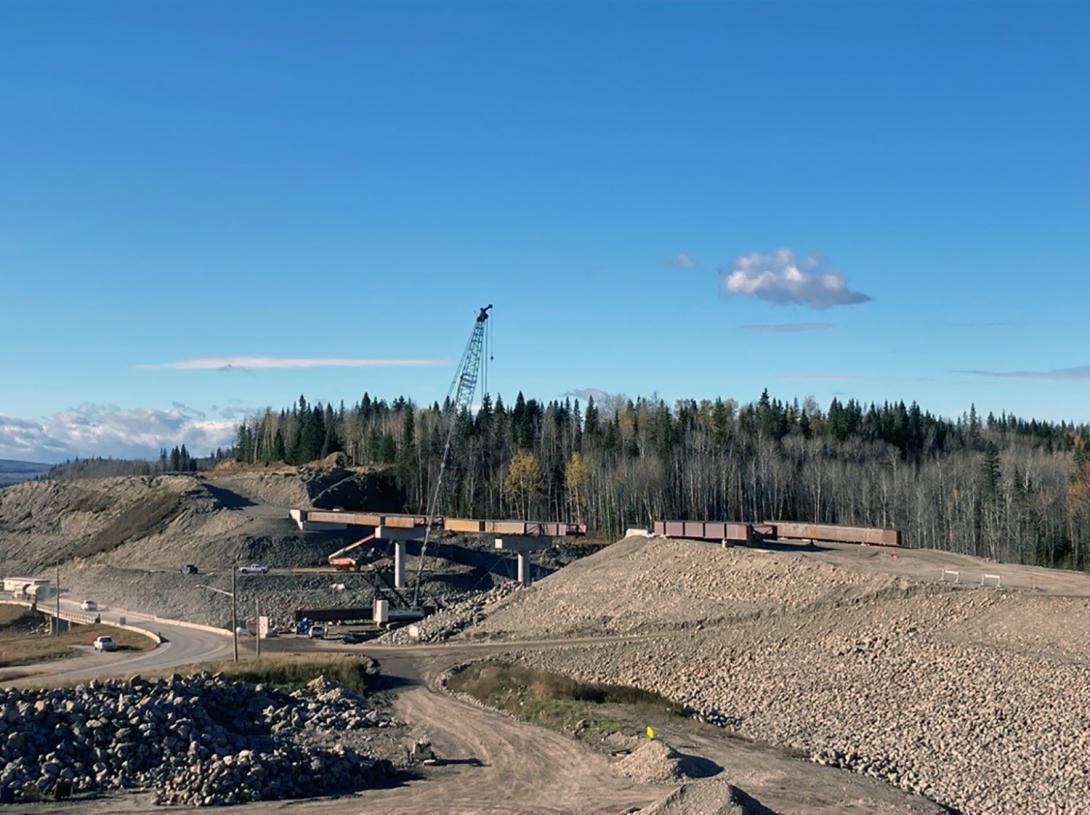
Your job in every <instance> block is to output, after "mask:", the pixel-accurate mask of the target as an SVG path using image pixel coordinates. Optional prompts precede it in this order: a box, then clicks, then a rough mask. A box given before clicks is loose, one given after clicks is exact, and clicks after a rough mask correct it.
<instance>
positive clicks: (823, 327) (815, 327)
mask: <svg viewBox="0 0 1090 815" xmlns="http://www.w3.org/2000/svg"><path fill="white" fill-rule="evenodd" d="M742 328H743V329H745V330H746V331H763V332H765V333H768V334H802V333H805V332H808V331H829V330H831V329H832V328H834V325H833V324H832V323H749V324H748V325H743V326H742Z"/></svg>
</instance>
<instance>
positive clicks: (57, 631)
mask: <svg viewBox="0 0 1090 815" xmlns="http://www.w3.org/2000/svg"><path fill="white" fill-rule="evenodd" d="M53 635H54V636H56V637H59V636H60V635H61V567H60V566H57V615H56V617H54V618H53Z"/></svg>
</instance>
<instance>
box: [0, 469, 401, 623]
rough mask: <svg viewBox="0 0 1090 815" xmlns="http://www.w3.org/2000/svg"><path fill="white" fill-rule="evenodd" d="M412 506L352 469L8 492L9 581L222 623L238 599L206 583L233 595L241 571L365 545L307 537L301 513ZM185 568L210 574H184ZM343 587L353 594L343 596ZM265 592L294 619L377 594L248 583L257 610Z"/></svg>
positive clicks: (281, 618) (100, 482)
mask: <svg viewBox="0 0 1090 815" xmlns="http://www.w3.org/2000/svg"><path fill="white" fill-rule="evenodd" d="M401 501H402V498H401V496H400V495H399V494H398V493H397V490H396V489H395V488H393V487H392V485H391V483H390V482H389V480H388V479H386V478H385V477H384V476H383V475H382V474H371V473H363V472H357V471H351V470H345V469H342V468H331V469H324V470H319V469H302V470H296V469H294V468H292V469H288V470H279V471H278V470H268V471H265V470H262V471H257V472H254V471H242V472H229V473H223V474H219V473H217V474H213V475H211V476H207V477H206V476H204V475H200V476H191V475H164V476H150V477H144V476H130V477H116V478H98V479H79V480H63V481H34V482H27V483H23V484H16V485H14V486H11V487H7V488H5V489H0V572H2V573H3V574H4V575H41V574H45V575H48V576H52V573H53V569H54V568H55V567H57V566H59V567H61V575H62V581H61V582H62V584H63V585H64V586H65V588H66V591H67V592H68V593H69V595H70V596H74V597H91V598H94V599H95V600H97V601H98V602H99V603H100V604H105V605H107V606H109V605H115V606H118V607H122V608H134V609H140V610H143V611H150V612H153V613H157V614H160V615H163V616H172V617H180V618H182V619H188V620H192V621H195V622H202V623H212V624H215V625H220V624H223V623H224V622H225V621H227V620H228V619H229V618H230V612H229V602H228V601H227V599H226V598H224V597H222V595H218V594H213V593H211V592H209V591H208V590H207V589H205V588H203V587H202V586H201V585H200V584H202V583H215V584H217V585H219V586H221V587H224V586H225V583H224V580H225V578H226V574H225V573H226V570H228V569H229V568H230V565H231V564H232V563H236V562H243V563H245V562H258V563H263V564H265V565H268V566H270V567H272V568H274V569H275V568H278V567H280V568H288V567H291V568H298V567H324V566H326V562H325V557H326V555H328V554H329V553H330V552H331V551H333V550H334V549H336V548H338V547H339V546H342V545H344V544H345V543H347V542H348V541H349V540H351V539H352V538H353V532H352V531H351V530H349V531H347V532H338V533H330V534H322V533H306V534H303V533H302V532H300V531H299V529H298V527H297V526H296V525H295V523H294V522H293V521H292V520H291V519H290V518H289V517H288V509H289V508H292V507H305V506H315V505H317V506H345V507H346V508H354V507H357V506H366V507H367V508H369V509H377V510H385V511H391V510H400V509H401V503H400V502H401ZM183 563H193V564H196V565H197V566H198V568H199V569H200V572H201V574H200V575H196V576H193V575H182V574H180V573H179V566H180V565H181V564H183ZM256 581H260V585H258V583H257V582H256ZM334 582H336V583H338V584H339V583H343V584H344V585H345V587H346V588H345V590H344V591H343V592H340V593H337V594H333V593H332V592H331V584H332V583H334ZM257 594H260V596H261V599H262V603H263V608H264V609H265V613H269V614H271V615H272V616H273V618H274V621H276V622H285V621H286V620H287V618H288V617H289V615H290V613H291V611H292V610H293V609H295V608H300V607H313V606H326V605H331V604H333V603H337V604H344V605H350V604H354V605H362V606H367V605H370V603H371V599H372V596H373V588H372V587H371V586H370V584H368V583H365V582H364V581H363V580H362V579H361V578H358V577H357V578H354V579H348V580H346V579H343V578H342V579H339V580H338V579H335V578H334V577H331V576H330V575H319V574H314V575H301V576H296V575H286V574H271V575H267V576H262V577H256V578H246V579H244V581H243V598H244V599H245V600H246V601H247V603H246V606H245V608H246V610H248V609H249V608H251V607H252V599H251V598H252V597H254V596H257Z"/></svg>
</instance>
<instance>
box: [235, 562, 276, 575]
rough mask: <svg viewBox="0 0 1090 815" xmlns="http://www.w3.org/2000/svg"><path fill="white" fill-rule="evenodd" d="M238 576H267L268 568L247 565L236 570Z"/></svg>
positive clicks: (259, 564) (254, 564)
mask: <svg viewBox="0 0 1090 815" xmlns="http://www.w3.org/2000/svg"><path fill="white" fill-rule="evenodd" d="M238 573H239V574H268V573H269V567H268V566H265V565H263V564H261V563H247V564H246V565H245V566H243V567H242V568H240V569H239V570H238Z"/></svg>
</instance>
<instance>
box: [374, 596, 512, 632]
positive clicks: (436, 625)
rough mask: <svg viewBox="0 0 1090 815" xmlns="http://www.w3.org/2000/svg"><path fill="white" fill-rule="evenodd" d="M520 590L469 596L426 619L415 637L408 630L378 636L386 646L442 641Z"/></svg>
mask: <svg viewBox="0 0 1090 815" xmlns="http://www.w3.org/2000/svg"><path fill="white" fill-rule="evenodd" d="M519 588H520V586H519V584H518V583H514V582H507V583H501V584H499V585H498V586H496V587H495V588H492V589H489V590H488V591H484V592H478V593H475V594H472V595H470V596H469V597H467V598H466V599H464V600H461V601H459V602H457V603H454V604H452V605H451V606H449V607H447V608H444V609H442V610H440V611H438V612H436V613H435V614H431V615H429V616H428V617H425V618H424V619H423V620H421V621H420V622H419V623H417V624H416V626H415V631H416V636H413V635H412V633H411V632H410V630H409V628H408V627H407V626H406V627H404V628H395V629H394V630H393V631H390V632H388V633H386V634H383V635H382V636H381V637H379V638H378V639H377V640H376V642H378V643H380V644H383V645H412V644H414V643H419V642H443V641H445V640H449V639H450V638H451V637H453V636H455V635H456V634H458V633H459V632H461V631H463V630H465V629H466V628H468V627H469V626H471V625H474V624H476V623H479V622H481V621H482V620H484V619H485V618H486V617H487V616H488V613H489V612H490V611H492V610H493V609H494V608H495V607H496V606H497V605H498V604H499V603H500V602H501V601H502V600H503V599H504V598H505V597H507V596H508V595H510V594H511V593H512V592H514V591H516V590H518V589H519Z"/></svg>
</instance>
